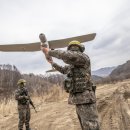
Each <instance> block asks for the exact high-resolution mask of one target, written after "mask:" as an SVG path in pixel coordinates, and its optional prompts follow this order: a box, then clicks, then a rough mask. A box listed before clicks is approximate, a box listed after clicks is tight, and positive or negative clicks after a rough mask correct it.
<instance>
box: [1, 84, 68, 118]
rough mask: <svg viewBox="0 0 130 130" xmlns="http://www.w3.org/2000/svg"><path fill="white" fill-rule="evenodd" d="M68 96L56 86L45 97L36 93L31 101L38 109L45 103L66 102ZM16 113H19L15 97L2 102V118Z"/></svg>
mask: <svg viewBox="0 0 130 130" xmlns="http://www.w3.org/2000/svg"><path fill="white" fill-rule="evenodd" d="M67 95H68V94H66V93H65V92H64V91H63V90H62V88H61V87H59V86H54V87H52V88H51V89H50V90H49V92H48V93H46V94H44V95H38V94H37V93H34V94H33V95H32V97H31V99H32V101H33V103H34V105H35V106H36V107H37V106H39V105H41V104H42V103H44V102H57V101H61V100H64V99H65V98H66V97H67ZM14 113H17V101H15V99H14V96H12V98H10V99H8V100H7V99H4V100H2V101H1V102H0V117H3V116H4V117H6V116H8V115H13V114H14Z"/></svg>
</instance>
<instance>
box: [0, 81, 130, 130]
mask: <svg viewBox="0 0 130 130" xmlns="http://www.w3.org/2000/svg"><path fill="white" fill-rule="evenodd" d="M129 99H130V81H127V82H123V83H118V84H115V85H105V86H100V87H98V88H97V103H98V111H99V115H100V122H101V128H102V130H130V100H129ZM38 111H39V112H38V113H37V114H36V113H34V111H33V110H32V118H31V127H32V130H81V128H80V126H79V122H78V119H77V115H76V113H75V106H71V105H68V104H67V99H66V100H65V101H60V102H50V103H44V104H42V105H41V106H39V107H38ZM17 116H18V115H17V114H14V115H12V116H7V117H4V119H3V120H1V121H0V130H17V123H18V119H17V118H18V117H17Z"/></svg>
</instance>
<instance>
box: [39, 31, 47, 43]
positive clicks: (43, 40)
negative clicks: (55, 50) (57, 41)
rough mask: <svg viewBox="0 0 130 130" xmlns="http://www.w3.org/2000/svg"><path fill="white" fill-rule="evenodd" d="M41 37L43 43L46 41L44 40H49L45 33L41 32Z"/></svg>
mask: <svg viewBox="0 0 130 130" xmlns="http://www.w3.org/2000/svg"><path fill="white" fill-rule="evenodd" d="M39 38H40V40H41V42H42V43H44V42H46V41H47V39H46V36H45V34H43V33H41V34H40V35H39Z"/></svg>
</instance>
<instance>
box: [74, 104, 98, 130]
mask: <svg viewBox="0 0 130 130" xmlns="http://www.w3.org/2000/svg"><path fill="white" fill-rule="evenodd" d="M76 112H77V115H78V118H79V121H80V125H81V128H82V130H100V128H99V122H98V112H97V108H96V104H95V103H93V104H78V105H76Z"/></svg>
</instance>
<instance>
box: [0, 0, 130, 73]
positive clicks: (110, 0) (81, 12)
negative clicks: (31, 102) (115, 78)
mask: <svg viewBox="0 0 130 130" xmlns="http://www.w3.org/2000/svg"><path fill="white" fill-rule="evenodd" d="M129 5H130V1H129V0H98V1H97V0H55V1H52V0H27V1H26V2H25V0H0V44H14V43H15V44H20V43H23V44H24V43H30V42H37V41H39V34H40V33H44V34H45V35H46V37H47V39H48V40H56V39H62V38H67V37H73V36H79V35H84V34H89V33H96V34H97V35H96V38H95V39H94V40H93V41H91V42H87V43H84V45H85V48H86V50H85V53H86V54H88V55H89V57H90V59H91V65H92V70H96V69H99V68H103V67H111V66H117V65H120V64H123V63H125V62H126V61H127V60H130V51H129V50H130V43H129V42H130V13H129V12H130V6H129ZM54 61H55V62H57V63H59V64H60V65H64V63H63V62H62V61H60V60H57V59H54ZM0 64H12V65H16V66H17V68H18V69H19V70H20V71H21V72H22V73H35V74H43V73H45V71H46V70H48V69H50V68H51V66H50V64H49V63H48V62H47V61H46V59H45V57H44V55H43V53H42V52H41V51H39V52H23V53H16V52H15V53H14V52H13V53H7V52H0Z"/></svg>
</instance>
